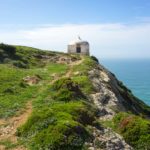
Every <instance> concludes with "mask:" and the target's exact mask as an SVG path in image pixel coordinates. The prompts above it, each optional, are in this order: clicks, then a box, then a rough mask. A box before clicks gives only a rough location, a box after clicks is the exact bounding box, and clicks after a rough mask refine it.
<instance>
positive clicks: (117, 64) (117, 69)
mask: <svg viewBox="0 0 150 150" xmlns="http://www.w3.org/2000/svg"><path fill="white" fill-rule="evenodd" d="M100 63H101V64H103V65H104V66H105V67H106V68H107V69H109V70H110V71H111V72H113V73H114V74H115V75H116V77H117V78H118V79H119V80H121V81H122V82H123V83H124V84H125V85H126V86H127V87H128V88H129V89H131V90H132V93H133V94H134V95H135V96H137V97H138V98H140V99H141V100H143V101H144V102H145V103H146V104H148V105H150V60H107V59H103V60H101V59H100Z"/></svg>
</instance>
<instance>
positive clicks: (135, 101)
mask: <svg viewBox="0 0 150 150" xmlns="http://www.w3.org/2000/svg"><path fill="white" fill-rule="evenodd" d="M118 85H119V87H118V89H119V92H120V94H121V95H122V97H123V98H124V99H125V100H126V102H125V103H124V105H125V106H126V109H128V111H131V112H133V113H135V114H137V111H136V110H138V112H140V113H141V114H142V115H146V116H149V115H150V106H148V105H146V104H145V103H144V102H143V101H142V100H140V99H139V98H137V97H135V96H134V95H133V94H132V92H131V90H129V89H128V88H127V87H126V86H125V85H124V84H123V83H122V82H120V81H118ZM133 107H134V109H133Z"/></svg>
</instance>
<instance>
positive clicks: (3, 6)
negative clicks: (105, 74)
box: [0, 0, 150, 58]
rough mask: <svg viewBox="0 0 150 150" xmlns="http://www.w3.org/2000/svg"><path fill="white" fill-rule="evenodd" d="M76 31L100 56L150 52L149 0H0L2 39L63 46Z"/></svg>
mask: <svg viewBox="0 0 150 150" xmlns="http://www.w3.org/2000/svg"><path fill="white" fill-rule="evenodd" d="M77 35H80V36H81V38H83V39H84V40H88V41H89V42H90V45H91V53H92V54H93V55H96V56H97V57H99V58H116V57H117V58H150V0H0V42H4V43H8V44H18V45H27V46H33V47H37V48H43V49H50V50H58V51H66V49H67V44H68V42H69V41H70V40H74V39H75V38H76V37H77Z"/></svg>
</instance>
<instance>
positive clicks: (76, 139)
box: [0, 44, 150, 150]
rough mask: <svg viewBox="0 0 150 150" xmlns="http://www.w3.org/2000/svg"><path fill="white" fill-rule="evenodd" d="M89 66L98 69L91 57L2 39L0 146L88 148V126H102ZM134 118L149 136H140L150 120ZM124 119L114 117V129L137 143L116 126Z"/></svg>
mask: <svg viewBox="0 0 150 150" xmlns="http://www.w3.org/2000/svg"><path fill="white" fill-rule="evenodd" d="M93 68H99V67H98V62H97V59H96V58H95V57H86V56H84V57H83V56H78V55H68V54H64V53H56V52H49V51H41V50H39V49H34V48H30V47H22V46H10V45H5V44H0V133H1V134H0V149H17V148H18V149H21V150H25V148H27V149H31V150H39V149H42V150H46V149H50V150H59V149H61V150H80V149H85V150H86V149H87V146H86V144H85V143H90V142H92V141H93V139H94V137H93V131H92V128H93V127H94V128H97V129H101V128H102V125H101V124H102V123H101V122H99V120H98V118H99V113H100V112H99V110H98V108H97V106H95V105H94V103H92V101H91V98H90V94H92V93H95V92H96V90H95V88H94V87H93V85H92V83H91V81H90V79H89V77H88V71H90V70H91V69H93ZM122 89H123V90H124V91H123V92H124V93H125V92H126V91H127V90H125V88H122ZM125 95H127V96H128V94H125ZM128 99H130V98H128ZM134 100H135V99H134V97H132V101H134ZM137 105H139V104H138V103H137ZM142 105H143V106H146V105H145V104H143V103H142ZM139 108H140V107H139ZM143 109H144V108H143ZM145 109H146V111H148V112H149V107H148V106H146V108H145ZM143 112H144V111H143ZM118 115H119V114H118ZM124 116H125V117H128V116H126V115H123V117H124ZM138 117H139V118H140V119H141V120H140V119H139V121H138V119H135V122H136V121H137V122H140V124H139V126H136V124H132V122H131V124H132V127H135V128H136V129H137V130H138V129H139V128H141V126H142V125H143V124H144V128H143V130H144V131H142V134H140V135H137V136H138V139H139V141H140V142H141V141H142V142H143V141H144V140H143V139H147V140H148V141H150V139H149V137H145V136H144V137H143V138H142V137H141V136H142V135H144V134H146V132H149V121H147V120H145V119H144V118H142V117H140V116H138ZM135 118H136V117H135ZM122 120H123V119H122V116H121V117H118V116H115V118H114V120H112V121H111V125H112V124H113V125H112V128H113V129H114V130H115V131H116V132H118V133H120V134H122V135H123V136H124V137H125V139H126V141H127V142H128V143H130V144H131V145H132V146H134V147H136V146H135V144H137V143H138V140H136V139H133V140H128V136H129V133H128V132H127V133H126V130H125V129H123V130H122V129H120V122H121V121H122ZM133 120H134V116H133ZM131 121H132V119H131ZM103 124H105V125H106V124H107V122H105V123H103ZM109 125H110V124H109ZM126 129H127V130H128V131H129V130H130V126H129V127H128V128H126ZM129 132H130V131H129ZM131 136H132V137H134V132H133V134H131ZM148 136H149V135H148ZM136 142H137V143H136ZM100 147H101V145H100Z"/></svg>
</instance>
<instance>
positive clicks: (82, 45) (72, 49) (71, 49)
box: [68, 37, 90, 55]
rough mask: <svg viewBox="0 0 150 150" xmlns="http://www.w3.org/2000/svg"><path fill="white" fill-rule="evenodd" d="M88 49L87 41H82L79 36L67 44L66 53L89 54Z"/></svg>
mask: <svg viewBox="0 0 150 150" xmlns="http://www.w3.org/2000/svg"><path fill="white" fill-rule="evenodd" d="M89 49H90V46H89V43H88V42H87V41H83V40H82V39H81V38H80V37H78V39H77V40H74V41H71V42H70V43H69V44H68V53H73V54H75V53H77V54H82V55H90V50H89Z"/></svg>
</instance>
